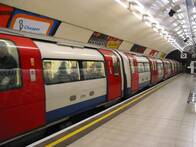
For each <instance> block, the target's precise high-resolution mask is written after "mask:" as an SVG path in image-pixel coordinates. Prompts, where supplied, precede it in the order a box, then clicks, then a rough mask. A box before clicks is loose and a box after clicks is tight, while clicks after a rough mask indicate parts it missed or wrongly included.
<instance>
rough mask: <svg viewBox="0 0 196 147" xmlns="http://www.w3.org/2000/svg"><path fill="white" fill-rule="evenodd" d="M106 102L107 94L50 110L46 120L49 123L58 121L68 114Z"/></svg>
mask: <svg viewBox="0 0 196 147" xmlns="http://www.w3.org/2000/svg"><path fill="white" fill-rule="evenodd" d="M103 102H106V95H104V96H100V97H97V98H94V99H91V100H87V101H84V102H80V103H77V104H73V105H70V106H65V107H62V108H59V109H56V110H53V111H49V112H47V113H46V121H47V123H49V122H52V121H56V120H58V119H61V118H63V117H66V116H72V115H74V114H77V113H79V112H83V111H86V110H89V109H92V108H94V107H96V106H97V105H99V104H101V103H103Z"/></svg>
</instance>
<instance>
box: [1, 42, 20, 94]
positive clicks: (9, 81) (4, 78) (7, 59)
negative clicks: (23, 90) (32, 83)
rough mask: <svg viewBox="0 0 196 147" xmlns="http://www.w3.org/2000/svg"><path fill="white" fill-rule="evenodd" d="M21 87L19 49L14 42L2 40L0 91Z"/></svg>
mask: <svg viewBox="0 0 196 147" xmlns="http://www.w3.org/2000/svg"><path fill="white" fill-rule="evenodd" d="M21 86H22V80H21V70H20V67H19V55H18V49H17V47H16V45H15V44H14V43H13V42H12V41H10V40H4V39H0V91H2V90H3V91H4V90H9V89H14V88H19V87H21Z"/></svg>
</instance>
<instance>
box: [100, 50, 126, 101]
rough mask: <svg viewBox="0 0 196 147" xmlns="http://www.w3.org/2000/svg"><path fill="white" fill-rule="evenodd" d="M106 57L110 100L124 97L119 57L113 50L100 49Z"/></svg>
mask: <svg viewBox="0 0 196 147" xmlns="http://www.w3.org/2000/svg"><path fill="white" fill-rule="evenodd" d="M99 51H100V52H101V53H102V54H103V55H104V58H105V62H106V71H107V86H108V94H107V98H108V100H109V101H111V100H115V99H118V98H120V97H122V73H121V67H120V59H119V57H118V56H117V55H116V54H115V53H114V52H113V51H111V50H106V49H100V50H99Z"/></svg>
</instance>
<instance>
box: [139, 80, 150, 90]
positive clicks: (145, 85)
mask: <svg viewBox="0 0 196 147" xmlns="http://www.w3.org/2000/svg"><path fill="white" fill-rule="evenodd" d="M148 85H150V81H147V82H144V83H141V84H139V90H141V89H143V88H145V87H147V86H148Z"/></svg>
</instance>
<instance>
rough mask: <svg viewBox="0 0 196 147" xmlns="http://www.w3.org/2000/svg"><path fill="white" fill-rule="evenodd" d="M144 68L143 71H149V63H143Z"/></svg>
mask: <svg viewBox="0 0 196 147" xmlns="http://www.w3.org/2000/svg"><path fill="white" fill-rule="evenodd" d="M144 68H145V71H146V72H149V71H150V65H149V63H144Z"/></svg>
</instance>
